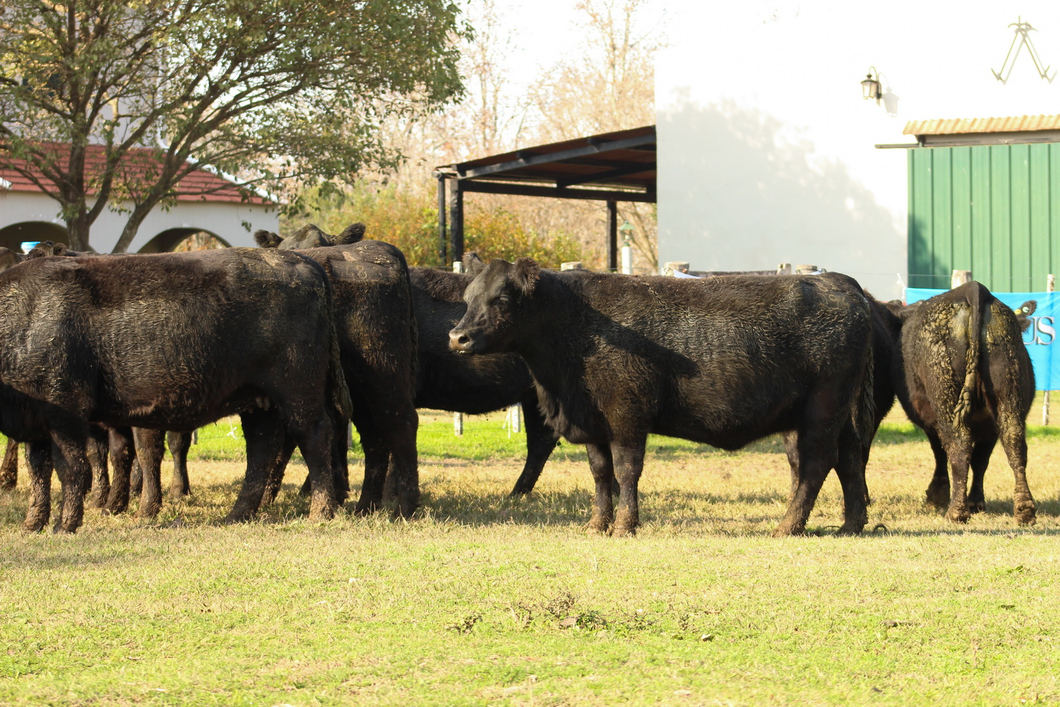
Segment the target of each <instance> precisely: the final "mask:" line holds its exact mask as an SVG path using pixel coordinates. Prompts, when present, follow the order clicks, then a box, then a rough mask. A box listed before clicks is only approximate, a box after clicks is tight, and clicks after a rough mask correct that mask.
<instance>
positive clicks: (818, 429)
mask: <svg viewBox="0 0 1060 707" xmlns="http://www.w3.org/2000/svg"><path fill="white" fill-rule="evenodd" d="M838 399H840V398H838V397H837V396H835V395H830V394H829V392H828V391H821V392H819V393H818V394H817V395H816V396H815V399H814V400H813V401H811V403H810V404H808V405H807V409H806V411H805V412H804V413H803V420H802V424H801V426H800V428H799V430H798V457H799V470H798V475H797V476H798V483H797V485H796V488H795V492H794V493H793V494H792V497H791V501H790V502H789V503H788V510H787V511H786V512H785V514H784V517H783V518H781V520H780V524H779V525H778V526H777V528H776V530H774V531H773V537H784V536H787V535H802V534H803V533H805V532H806V521H807V520H809V517H810V511H812V510H813V505H814V503H816V502H817V495H818V494H819V493H820V492H821V486H823V485H824V480H825V478H827V476H828V472H829V471H831V470H832V469H834V468H835V467H836V465H837V464H838V462H839V454H838V434H837V431H836V429H835V426H836V421H835V419H834V411H835V409H836V406H837V405H840V403H838V402H837V400H838ZM844 407H845V406H844ZM859 454H860V449H859Z"/></svg>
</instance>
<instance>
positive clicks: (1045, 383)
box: [905, 287, 1060, 390]
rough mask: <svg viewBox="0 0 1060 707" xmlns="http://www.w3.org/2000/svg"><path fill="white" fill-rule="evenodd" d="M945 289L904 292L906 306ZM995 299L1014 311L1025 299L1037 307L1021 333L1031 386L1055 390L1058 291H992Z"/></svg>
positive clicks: (1059, 363)
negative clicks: (1029, 364) (1025, 347)
mask: <svg viewBox="0 0 1060 707" xmlns="http://www.w3.org/2000/svg"><path fill="white" fill-rule="evenodd" d="M945 291H946V290H925V289H920V288H914V287H907V288H906V289H905V301H906V302H907V303H908V304H912V303H913V302H919V301H920V300H922V299H928V298H929V297H934V296H935V295H938V294H942V293H943V292H945ZM993 295H994V297H997V298H998V299H999V300H1001V301H1002V302H1004V303H1005V304H1006V305H1008V306H1009V307H1011V308H1012V309H1016V308H1017V307H1019V306H1020V305H1021V304H1023V303H1024V302H1026V301H1027V300H1036V301H1037V302H1038V308H1037V309H1036V310H1035V311H1034V314H1033V315H1031V317H1030V320H1031V325H1030V327H1029V328H1028V329H1027V331H1025V332H1023V343H1024V344H1026V345H1027V352H1028V353H1029V354H1030V355H1031V364H1032V365H1033V366H1034V384H1035V387H1036V388H1037V389H1038V390H1056V389H1057V386H1054V385H1053V381H1054V380H1055V381H1056V382H1057V383H1058V384H1060V352H1058V351H1057V347H1056V346H1054V345H1053V344H1054V343H1055V342H1056V318H1057V315H1060V292H994V293H993Z"/></svg>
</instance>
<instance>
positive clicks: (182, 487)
mask: <svg viewBox="0 0 1060 707" xmlns="http://www.w3.org/2000/svg"><path fill="white" fill-rule="evenodd" d="M166 442H167V443H168V444H169V453H170V454H171V455H173V478H172V479H171V480H170V482H169V498H170V500H173V501H176V500H179V499H181V498H183V497H184V496H187V495H189V494H190V493H191V482H190V480H189V479H188V450H189V449H191V432H173V431H170V432H167V433H166Z"/></svg>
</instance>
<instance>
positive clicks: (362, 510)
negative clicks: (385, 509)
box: [353, 499, 379, 518]
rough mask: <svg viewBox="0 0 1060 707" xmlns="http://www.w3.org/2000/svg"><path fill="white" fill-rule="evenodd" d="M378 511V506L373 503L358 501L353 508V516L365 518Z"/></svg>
mask: <svg viewBox="0 0 1060 707" xmlns="http://www.w3.org/2000/svg"><path fill="white" fill-rule="evenodd" d="M377 510H379V504H378V503H376V502H375V501H365V500H363V499H362V500H360V501H358V502H357V505H356V506H354V507H353V514H354V515H355V516H360V517H362V518H363V517H365V516H370V515H372V514H373V513H375V512H376V511H377Z"/></svg>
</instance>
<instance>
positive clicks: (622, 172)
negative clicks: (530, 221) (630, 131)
mask: <svg viewBox="0 0 1060 707" xmlns="http://www.w3.org/2000/svg"><path fill="white" fill-rule="evenodd" d="M655 168H656V167H655V163H654V162H645V163H642V164H635V165H630V166H626V167H619V168H618V169H612V170H609V171H607V172H597V173H596V174H582V175H579V176H571V177H563V178H562V179H557V180H556V187H557V188H559V189H563V188H565V187H570V186H574V185H575V184H589V183H590V182H597V181H606V180H608V179H615V178H616V177H625V176H628V175H630V174H640V173H641V172H648V171H651V170H653V169H655Z"/></svg>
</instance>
